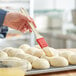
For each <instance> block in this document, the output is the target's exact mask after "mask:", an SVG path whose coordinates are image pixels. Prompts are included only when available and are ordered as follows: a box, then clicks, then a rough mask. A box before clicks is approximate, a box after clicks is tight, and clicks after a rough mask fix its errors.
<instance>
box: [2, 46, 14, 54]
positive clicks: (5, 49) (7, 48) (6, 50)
mask: <svg viewBox="0 0 76 76" xmlns="http://www.w3.org/2000/svg"><path fill="white" fill-rule="evenodd" d="M11 49H13V48H12V47H6V48H4V49H3V50H2V51H4V52H6V53H7V52H8V51H9V50H11Z"/></svg>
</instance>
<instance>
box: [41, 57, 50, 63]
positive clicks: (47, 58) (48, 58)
mask: <svg viewBox="0 0 76 76" xmlns="http://www.w3.org/2000/svg"><path fill="white" fill-rule="evenodd" d="M41 58H43V59H46V60H48V62H49V63H50V58H51V57H48V56H41Z"/></svg>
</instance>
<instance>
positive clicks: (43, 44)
mask: <svg viewBox="0 0 76 76" xmlns="http://www.w3.org/2000/svg"><path fill="white" fill-rule="evenodd" d="M20 12H21V13H22V14H23V15H24V16H27V18H28V19H30V18H29V15H28V13H27V11H26V10H24V9H23V8H21V9H20ZM28 23H29V25H30V27H31V29H32V30H33V32H34V33H35V35H36V41H37V43H38V44H39V45H40V47H41V48H42V49H43V50H44V52H45V54H46V55H47V54H48V51H46V50H45V49H44V48H46V47H48V44H47V42H46V40H45V39H44V37H43V36H42V35H40V34H39V32H38V31H37V30H36V29H35V27H34V25H33V23H32V22H28Z"/></svg>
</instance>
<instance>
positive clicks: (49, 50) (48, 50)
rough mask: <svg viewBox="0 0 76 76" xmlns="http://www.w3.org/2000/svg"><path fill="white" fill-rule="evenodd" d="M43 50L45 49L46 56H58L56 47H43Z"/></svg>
mask: <svg viewBox="0 0 76 76" xmlns="http://www.w3.org/2000/svg"><path fill="white" fill-rule="evenodd" d="M43 50H44V52H45V54H46V56H48V57H52V56H58V52H57V50H56V49H54V48H51V47H45V48H43Z"/></svg>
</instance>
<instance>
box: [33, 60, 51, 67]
mask: <svg viewBox="0 0 76 76" xmlns="http://www.w3.org/2000/svg"><path fill="white" fill-rule="evenodd" d="M32 67H33V68H34V69H47V68H50V64H49V62H48V61H47V60H46V59H36V60H35V61H34V62H33V63H32Z"/></svg>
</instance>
